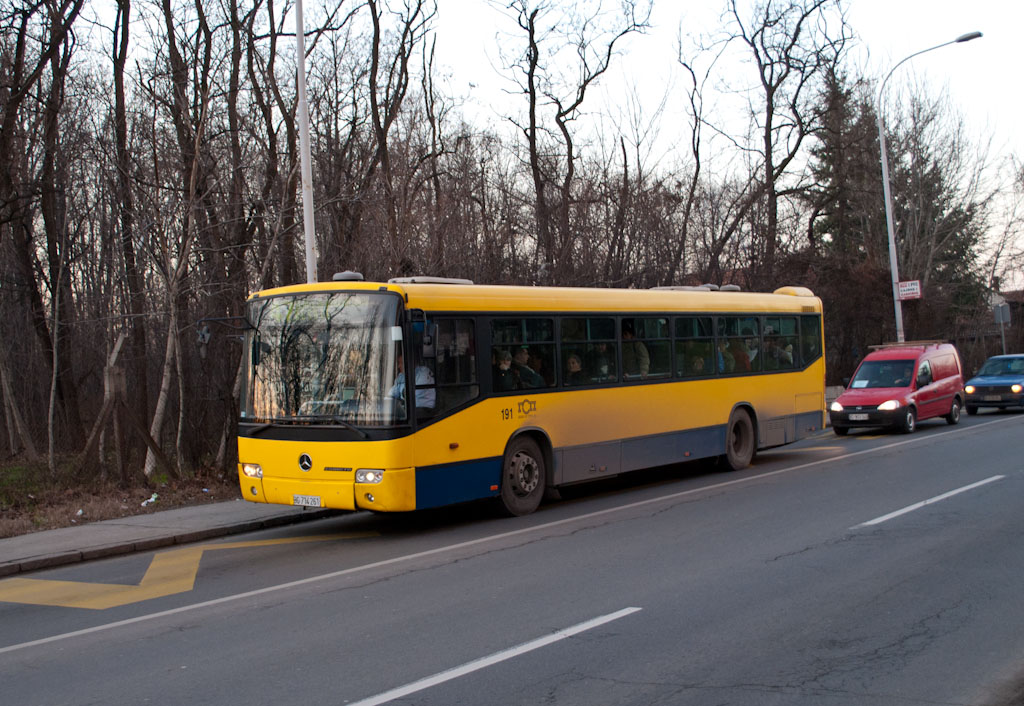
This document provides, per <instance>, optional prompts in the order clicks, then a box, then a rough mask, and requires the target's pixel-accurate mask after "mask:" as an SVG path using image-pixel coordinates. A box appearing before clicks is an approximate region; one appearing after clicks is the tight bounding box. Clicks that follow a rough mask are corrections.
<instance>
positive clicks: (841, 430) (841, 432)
mask: <svg viewBox="0 0 1024 706" xmlns="http://www.w3.org/2000/svg"><path fill="white" fill-rule="evenodd" d="M832 431H834V432H835V433H836V436H846V434H847V432H849V431H850V428H849V427H832Z"/></svg>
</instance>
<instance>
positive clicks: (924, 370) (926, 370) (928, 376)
mask: <svg viewBox="0 0 1024 706" xmlns="http://www.w3.org/2000/svg"><path fill="white" fill-rule="evenodd" d="M931 381H932V366H931V363H929V362H928V361H927V360H923V361H921V365H920V367H918V369H917V386H918V387H921V386H923V385H927V384H929V383H931Z"/></svg>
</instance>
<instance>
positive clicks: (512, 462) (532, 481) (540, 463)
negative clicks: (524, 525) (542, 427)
mask: <svg viewBox="0 0 1024 706" xmlns="http://www.w3.org/2000/svg"><path fill="white" fill-rule="evenodd" d="M544 488H545V474H544V454H543V453H541V450H540V447H539V446H537V442H535V441H534V440H533V439H531V438H529V437H527V436H520V437H519V438H517V439H514V440H513V441H512V443H511V444H509V446H508V449H507V450H506V451H505V460H504V463H503V464H502V474H501V496H500V498H501V507H502V509H503V510H504V511H505V513H507V514H508V515H512V516H519V515H529V514H530V513H531V512H533V511H534V510H536V509H537V506H539V505H540V501H541V498H543V497H544Z"/></svg>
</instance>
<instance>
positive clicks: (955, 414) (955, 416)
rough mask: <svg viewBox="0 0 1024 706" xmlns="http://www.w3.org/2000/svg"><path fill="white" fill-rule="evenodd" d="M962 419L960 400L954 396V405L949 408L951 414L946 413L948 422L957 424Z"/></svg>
mask: <svg viewBox="0 0 1024 706" xmlns="http://www.w3.org/2000/svg"><path fill="white" fill-rule="evenodd" d="M959 421H960V400H958V399H956V398H955V397H954V398H953V406H952V407H950V408H949V414H947V415H946V423H947V424H957V423H959Z"/></svg>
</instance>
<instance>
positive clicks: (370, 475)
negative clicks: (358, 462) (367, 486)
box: [356, 468, 384, 483]
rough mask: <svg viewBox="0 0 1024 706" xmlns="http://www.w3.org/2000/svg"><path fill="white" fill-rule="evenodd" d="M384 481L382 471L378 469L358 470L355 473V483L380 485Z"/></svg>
mask: <svg viewBox="0 0 1024 706" xmlns="http://www.w3.org/2000/svg"><path fill="white" fill-rule="evenodd" d="M382 480H384V471H383V470H382V469H380V468H360V469H359V470H358V471H356V483H380V482H381V481H382Z"/></svg>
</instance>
